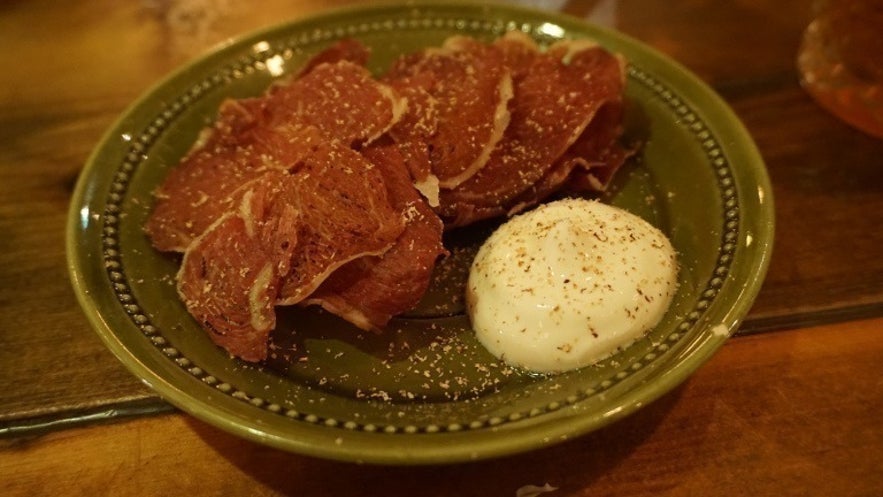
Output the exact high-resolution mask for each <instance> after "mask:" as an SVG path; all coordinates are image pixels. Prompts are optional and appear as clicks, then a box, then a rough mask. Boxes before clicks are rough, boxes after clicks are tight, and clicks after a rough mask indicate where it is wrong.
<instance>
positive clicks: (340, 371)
mask: <svg viewBox="0 0 883 497" xmlns="http://www.w3.org/2000/svg"><path fill="white" fill-rule="evenodd" d="M509 30H521V31H524V32H526V33H528V34H529V35H531V36H533V37H534V38H535V39H536V40H537V41H538V42H539V43H541V44H549V43H551V42H554V41H555V40H557V39H560V38H585V37H588V38H593V39H595V40H597V41H598V42H600V43H601V44H602V45H604V46H606V47H607V48H608V49H610V50H611V51H615V52H619V53H621V54H623V55H624V56H625V57H626V58H627V59H628V60H629V62H630V66H629V69H628V85H627V88H628V89H627V99H628V113H627V122H626V125H627V126H626V128H627V134H628V135H629V136H630V137H632V138H637V139H640V140H642V141H643V142H644V147H643V149H642V151H641V154H640V156H639V157H636V158H635V159H634V160H633V161H632V162H630V163H629V164H628V165H627V166H626V167H625V168H624V169H623V170H622V171H620V173H619V175H618V176H617V179H616V182H615V184H614V185H613V188H612V189H611V191H610V192H609V193H608V194H606V195H605V200H606V201H609V202H611V203H613V204H615V205H618V206H620V207H623V208H626V209H628V210H630V211H632V212H635V213H637V214H638V215H640V216H643V217H644V218H646V219H648V220H649V221H650V222H652V223H653V224H655V225H656V226H657V227H659V228H660V229H662V230H663V231H665V232H666V233H667V235H668V236H669V237H670V238H671V240H672V243H673V244H674V246H675V248H676V249H677V251H678V254H679V259H680V264H681V267H682V269H681V275H680V288H679V290H678V293H677V295H676V297H675V300H674V303H673V305H672V307H671V309H670V311H669V313H668V314H667V316H666V317H665V318H664V320H663V322H662V323H660V324H659V326H657V327H656V328H655V329H653V330H652V331H651V332H650V333H649V334H648V335H647V336H646V338H644V339H642V340H639V341H638V342H636V343H634V344H633V345H631V346H629V347H627V348H626V349H625V350H623V351H622V352H621V353H618V354H617V355H616V356H614V357H612V358H611V359H609V360H605V361H603V362H602V363H601V364H598V365H596V366H592V367H587V368H583V369H580V370H577V371H572V372H569V373H565V374H560V375H556V376H541V375H531V374H526V373H523V372H519V371H513V370H512V369H510V368H507V367H505V366H504V365H503V364H501V363H499V362H498V361H496V360H495V359H494V358H493V357H491V356H490V355H489V354H488V353H487V352H486V351H485V350H484V349H482V348H481V346H480V345H479V344H478V342H477V341H476V340H475V338H474V337H473V335H472V331H471V329H470V327H469V320H468V319H467V318H466V317H465V316H464V315H463V313H462V304H461V303H460V302H461V296H460V295H458V292H459V289H460V288H462V284H463V281H464V278H465V272H466V267H468V264H469V261H470V258H471V255H472V254H473V253H474V250H475V248H476V247H477V245H478V244H479V243H480V242H481V240H482V239H483V237H484V236H486V235H487V230H488V228H489V226H487V225H485V226H483V227H479V228H474V229H471V230H460V231H457V232H452V233H450V234H449V236H448V239H447V243H448V246H449V248H451V250H452V252H453V255H452V256H451V257H450V258H448V259H447V260H446V261H444V262H443V264H442V265H441V266H440V270H439V271H438V275H437V276H438V279H437V281H436V282H435V283H434V285H433V290H432V291H431V292H430V293H429V295H428V296H427V299H426V301H424V303H422V304H421V306H420V307H419V308H418V309H417V310H415V312H413V313H410V314H409V315H408V316H405V317H401V318H399V319H396V320H395V321H394V322H393V323H392V324H391V326H390V329H389V330H388V332H387V333H386V334H384V335H381V336H368V335H367V334H365V333H360V332H358V331H356V330H354V329H353V328H352V327H350V326H349V325H347V324H345V323H344V322H342V321H341V320H339V319H337V318H335V317H333V316H330V315H328V314H325V313H323V312H321V311H319V310H317V309H313V308H307V309H293V310H286V311H284V312H282V313H281V314H280V320H279V321H280V324H279V326H278V328H277V332H276V333H275V335H274V347H275V349H274V350H275V352H274V354H273V356H274V357H273V358H272V359H271V360H269V361H267V363H266V364H263V365H260V366H256V365H249V364H246V363H243V362H240V361H238V360H235V359H231V358H230V357H229V356H228V355H227V354H226V353H225V352H224V351H223V350H221V349H219V348H218V347H216V346H215V345H213V344H212V342H211V341H210V340H209V338H208V337H207V335H206V334H205V333H204V332H203V331H202V330H201V329H200V328H199V327H198V325H197V324H196V322H195V321H194V320H193V319H192V318H191V317H190V316H189V315H188V314H187V312H186V310H185V308H184V306H183V305H182V304H181V302H180V301H179V299H178V297H177V294H176V292H175V287H174V275H175V272H176V269H177V265H178V263H179V260H178V259H177V258H176V257H173V256H169V255H168V254H161V253H159V252H157V251H155V250H154V249H153V248H152V247H151V246H150V243H149V241H148V240H147V238H146V237H145V235H144V234H143V231H142V228H141V227H142V225H143V223H144V221H145V219H146V217H147V215H148V213H149V212H150V207H151V203H152V199H151V195H150V193H151V191H153V190H154V189H155V188H156V187H157V186H158V185H159V183H160V182H161V181H162V179H163V177H164V176H165V174H166V173H167V172H168V170H169V168H170V167H173V166H174V165H175V164H176V163H177V161H178V160H179V159H180V158H181V157H182V156H183V154H185V153H186V152H187V150H188V149H189V148H190V146H191V144H192V143H193V142H194V140H195V139H196V137H197V134H198V133H199V130H200V129H202V128H203V127H204V126H206V125H207V124H208V123H210V122H211V120H212V119H213V117H214V115H215V113H216V111H217V108H218V105H219V103H220V102H221V101H222V100H223V99H224V98H228V97H246V96H253V95H259V94H261V93H262V92H263V91H264V90H265V89H266V88H267V86H268V85H270V84H271V82H272V81H274V80H275V79H277V78H279V77H280V76H284V75H285V74H287V73H290V72H292V71H294V70H296V69H297V68H298V66H299V65H300V64H301V63H302V62H303V61H304V60H306V58H308V57H309V56H310V55H311V54H312V53H315V52H317V51H319V50H321V49H322V48H324V47H326V46H328V45H329V44H331V43H333V42H334V41H335V40H337V39H340V38H344V37H353V38H357V39H359V40H361V41H363V42H364V43H365V44H367V45H368V46H370V47H371V48H372V51H373V55H372V59H371V62H370V67H371V68H372V70H376V71H379V70H381V69H382V68H385V67H387V66H388V64H389V63H390V62H391V61H392V60H393V59H394V58H395V57H396V56H398V55H400V54H402V53H406V52H410V51H415V50H417V49H419V48H421V47H425V46H431V45H438V44H440V43H441V42H442V41H443V40H444V39H445V38H446V37H448V36H451V35H454V34H467V35H471V36H475V37H478V38H481V39H485V40H491V39H493V38H495V37H498V36H500V35H502V34H503V33H504V32H506V31H509ZM772 237H773V208H772V199H771V198H770V186H769V180H768V178H767V176H766V171H765V169H764V166H763V163H762V161H761V158H760V156H759V154H758V152H757V150H756V148H755V146H754V144H753V143H752V141H751V139H750V137H749V136H748V134H747V133H746V131H745V129H744V128H743V127H742V125H741V124H740V123H739V121H738V120H737V119H736V117H735V116H734V115H733V113H732V112H731V111H730V110H729V108H728V107H727V106H726V105H725V104H724V103H723V102H722V101H721V100H720V98H718V97H717V96H716V95H715V94H714V93H713V92H712V91H711V90H709V89H708V88H707V87H706V86H705V85H704V84H702V83H701V82H700V81H699V80H698V79H697V78H695V77H694V76H693V75H691V74H690V73H688V72H687V71H686V70H685V69H683V68H682V67H681V66H679V65H678V64H676V63H674V62H672V61H671V60H669V59H666V58H665V57H663V56H661V55H659V54H658V53H656V52H655V51H653V50H652V49H649V48H647V47H646V46H643V45H641V44H640V43H637V42H635V41H634V40H631V39H629V38H627V37H624V36H622V35H621V34H617V33H614V32H611V31H607V30H604V29H601V28H598V27H595V26H591V25H587V24H585V23H582V22H580V21H577V20H575V19H572V18H569V17H564V16H557V15H554V14H550V13H545V12H543V13H541V12H537V11H533V10H525V9H521V8H513V7H504V6H496V7H488V6H478V5H455V6H452V5H450V4H449V3H446V4H444V5H442V4H439V5H432V4H421V5H420V6H408V7H404V6H386V7H372V8H367V9H350V10H344V11H337V12H333V13H330V14H327V15H323V16H319V17H315V18H311V19H308V20H302V21H298V22H295V23H292V24H286V25H283V26H280V27H276V28H273V29H269V30H266V31H262V32H259V33H256V34H252V35H249V36H246V37H244V38H241V39H239V40H238V41H236V42H234V43H232V44H230V45H228V46H225V47H223V48H222V49H220V50H218V51H217V52H215V53H212V54H210V55H208V56H206V57H204V58H202V59H200V60H198V61H196V62H194V63H192V64H190V65H188V66H186V67H184V68H182V69H181V70H179V71H177V72H176V73H175V74H173V75H171V76H170V77H169V78H167V79H166V80H165V81H163V82H162V83H160V84H159V85H158V86H156V87H155V88H154V89H153V90H152V91H150V92H149V93H148V94H147V95H145V96H144V97H143V98H141V99H140V100H138V101H137V102H136V103H135V104H134V105H133V106H132V107H131V108H130V109H128V111H126V113H125V114H124V115H123V117H122V118H121V119H120V120H119V122H117V124H116V125H115V126H114V127H113V128H112V129H110V130H109V131H108V133H107V134H106V136H105V137H104V139H103V140H102V142H101V143H100V145H99V146H98V147H97V149H96V150H95V152H94V153H93V155H92V157H91V158H90V159H89V162H88V164H87V165H86V168H85V170H84V171H83V173H82V175H81V177H80V181H79V183H78V185H77V189H76V192H75V195H74V198H73V202H72V205H71V211H70V219H69V225H68V233H67V249H68V258H69V264H70V273H71V278H72V280H73V284H74V287H75V289H76V292H77V294H78V297H79V300H80V303H81V305H82V306H83V308H84V310H85V312H86V314H87V315H88V317H89V319H90V321H91V323H92V325H93V326H94V328H95V329H96V330H97V332H98V333H99V335H100V336H101V338H102V339H103V340H104V342H105V343H106V344H107V346H108V348H110V350H111V351H112V352H113V353H114V354H116V355H117V357H118V358H119V359H120V360H121V361H122V362H123V363H125V365H126V366H127V367H128V368H129V369H130V370H131V371H132V372H133V373H134V374H136V375H137V376H139V377H140V378H142V379H143V380H144V381H145V382H146V383H147V384H148V385H150V386H151V387H152V388H154V389H155V390H156V391H157V392H158V393H159V394H160V395H161V396H162V397H163V398H164V399H166V400H168V401H169V402H171V403H172V404H174V405H176V406H178V407H179V408H181V409H183V410H184V411H187V412H189V413H191V414H192V415H194V416H196V417H198V418H200V419H203V420H205V421H207V422H209V423H211V424H214V425H216V426H218V427H220V428H222V429H225V430H228V431H230V432H233V433H236V434H238V435H241V436H243V437H246V438H249V439H252V440H255V441H257V442H260V443H264V444H268V445H271V446H274V447H278V448H282V449H285V450H290V451H294V452H299V453H306V454H311V455H315V456H321V457H327V458H334V459H341V460H349V461H360V462H375V463H397V464H418V463H438V462H454V461H463V460H474V459H481V458H488V457H492V456H498V455H502V454H511V453H515V452H520V451H524V450H528V449H533V448H537V447H540V446H543V445H547V444H551V443H555V442H558V441H561V440H565V439H567V438H570V437H574V436H577V435H580V434H583V433H586V432H589V431H591V430H594V429H597V428H598V427H600V426H603V425H605V424H607V423H610V422H612V421H614V420H616V419H619V418H621V417H623V416H625V415H627V414H629V413H631V412H633V411H634V410H635V409H638V408H639V407H640V406H642V405H646V404H647V403H648V402H651V401H652V400H654V399H656V398H657V397H659V396H661V395H662V394H664V393H665V392H667V391H669V390H670V389H672V388H673V387H675V386H676V385H678V384H679V383H680V382H682V381H683V380H684V379H686V378H687V376H688V375H689V374H690V373H691V372H693V371H694V370H695V369H696V368H697V367H699V365H700V364H702V363H703V362H704V361H706V360H707V359H708V358H709V357H710V356H711V355H712V353H713V352H714V351H715V350H716V349H717V348H718V347H720V346H721V345H722V344H723V343H724V341H725V340H726V339H727V337H729V335H730V334H731V333H732V332H733V331H734V330H735V329H736V327H737V326H738V324H739V322H740V320H741V319H742V317H743V316H744V315H745V313H746V312H747V311H748V309H749V307H750V305H751V303H752V301H753V299H754V297H755V296H756V294H757V292H758V290H759V287H760V284H761V281H762V280H763V276H764V274H765V271H766V268H767V263H768V260H769V255H770V251H771V244H772ZM439 302H440V303H439Z"/></svg>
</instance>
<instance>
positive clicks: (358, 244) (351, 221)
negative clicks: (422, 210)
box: [178, 127, 413, 361]
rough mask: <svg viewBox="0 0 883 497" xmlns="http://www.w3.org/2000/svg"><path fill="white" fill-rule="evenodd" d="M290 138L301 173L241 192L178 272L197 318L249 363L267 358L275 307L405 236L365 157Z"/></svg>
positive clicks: (272, 177) (316, 136) (314, 139)
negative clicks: (344, 266)
mask: <svg viewBox="0 0 883 497" xmlns="http://www.w3.org/2000/svg"><path fill="white" fill-rule="evenodd" d="M293 138H294V140H295V146H297V147H299V148H301V149H303V151H302V153H301V159H300V160H299V162H298V164H297V165H296V167H295V168H294V170H293V171H292V172H290V173H289V172H286V171H278V170H275V171H268V172H266V173H265V174H263V175H261V176H260V177H258V178H257V179H255V180H252V181H251V182H249V183H247V184H246V185H244V186H243V188H242V190H243V194H242V195H241V198H240V201H239V202H238V204H237V205H236V206H235V208H234V209H232V210H231V211H229V212H226V213H225V214H223V215H222V216H221V217H220V218H219V219H218V220H217V221H216V222H215V223H213V224H212V225H211V226H210V227H209V228H208V229H207V230H206V231H205V232H204V233H203V234H201V235H200V236H199V237H198V238H197V239H196V240H195V241H194V242H193V243H192V244H190V246H189V247H188V248H187V251H186V252H185V256H184V261H183V263H182V267H181V270H180V272H179V275H178V281H179V293H180V295H181V297H182V299H183V301H184V302H185V304H186V305H187V308H188V310H189V311H190V313H191V314H192V315H193V316H194V317H196V319H197V321H198V322H199V323H200V324H201V325H202V326H203V327H204V328H205V329H206V330H208V331H209V333H210V335H211V337H212V340H214V341H215V343H217V344H218V345H220V346H222V347H224V348H225V349H226V350H228V351H229V352H230V353H231V354H233V355H235V356H237V357H241V358H242V359H244V360H247V361H260V360H263V359H264V358H266V353H267V341H268V337H269V334H270V331H271V330H272V329H273V328H274V326H275V322H276V319H275V310H274V307H275V306H276V305H281V304H294V303H297V302H300V301H301V300H303V299H304V298H305V297H306V296H307V295H309V294H310V293H312V292H313V290H315V288H316V287H318V286H319V285H320V284H321V283H322V282H323V281H324V280H325V279H326V278H327V277H328V276H329V275H330V274H331V273H332V272H334V270H336V269H337V268H339V267H340V266H342V265H344V264H346V263H347V262H349V261H352V260H354V259H358V258H361V257H365V256H369V255H381V254H383V253H385V252H386V251H387V250H389V249H390V247H392V246H393V244H394V243H395V242H396V240H397V239H398V237H399V235H400V234H401V233H402V231H403V230H404V220H403V219H402V216H401V213H400V211H399V210H397V209H396V208H394V207H393V206H392V205H390V203H389V199H388V196H387V190H386V187H385V185H384V177H383V174H382V173H381V172H380V171H379V170H378V169H377V168H375V167H374V165H373V164H371V163H370V162H368V161H367V160H366V159H365V158H364V157H363V156H362V155H361V154H359V153H358V152H356V151H354V150H352V149H351V148H349V147H347V146H345V145H343V144H341V143H340V142H338V141H332V140H328V139H326V138H325V137H324V136H322V134H321V133H320V132H319V131H318V130H317V129H316V128H313V127H308V128H300V129H299V130H298V133H297V134H296V135H294V136H293ZM408 181H410V180H408ZM409 187H410V185H409ZM410 188H412V189H413V187H410Z"/></svg>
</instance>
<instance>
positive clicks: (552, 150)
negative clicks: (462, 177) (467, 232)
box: [438, 40, 624, 226]
mask: <svg viewBox="0 0 883 497" xmlns="http://www.w3.org/2000/svg"><path fill="white" fill-rule="evenodd" d="M528 59H529V60H530V65H529V67H527V68H520V69H517V70H515V71H513V72H517V73H518V74H520V75H523V76H522V77H520V78H518V79H516V81H515V96H514V98H513V100H512V111H511V112H512V119H511V122H510V124H509V127H508V128H507V129H506V133H505V135H504V136H503V139H502V140H501V141H500V143H499V144H498V145H497V147H496V148H495V149H494V151H493V153H492V154H491V157H490V160H489V161H488V163H487V165H485V167H484V168H482V169H481V170H480V171H479V172H478V173H477V174H476V175H475V176H473V177H472V178H470V179H469V180H468V181H466V182H464V183H463V184H461V185H460V186H459V187H458V188H456V189H453V190H449V191H442V192H441V198H440V203H441V205H440V207H439V209H438V212H439V213H440V215H441V216H442V218H443V219H445V222H446V224H448V225H449V226H462V225H465V224H469V223H471V222H474V221H477V220H479V219H483V218H488V217H493V216H497V215H501V214H504V213H505V212H506V211H507V210H509V209H510V208H511V207H512V206H514V204H515V202H517V198H518V196H519V195H521V194H522V193H523V192H525V191H526V190H528V189H529V188H530V187H531V186H532V185H534V184H535V183H536V182H537V181H539V180H540V179H541V178H542V177H543V176H545V175H546V174H547V173H548V172H549V170H550V169H551V168H552V167H553V164H554V163H555V162H556V161H557V160H558V159H559V158H560V157H561V156H562V155H563V154H564V153H565V151H566V150H567V149H568V148H569V147H570V146H571V145H572V144H573V143H574V142H575V141H576V140H577V138H579V136H580V135H581V134H582V132H583V130H584V129H585V128H586V127H587V126H588V124H589V122H591V120H592V119H593V117H594V116H595V114H596V112H597V111H598V109H600V108H601V106H603V105H604V104H605V103H607V102H608V101H610V100H614V99H618V98H620V95H621V93H622V88H623V84H624V76H623V67H622V63H621V60H620V59H619V58H618V57H616V56H614V55H612V54H610V53H609V52H607V51H606V50H604V49H603V48H601V47H600V46H597V45H596V44H594V43H592V42H589V41H586V40H568V41H563V42H558V43H556V44H555V45H553V46H552V47H550V48H549V50H548V51H547V52H545V53H538V54H536V55H535V56H534V57H532V58H528Z"/></svg>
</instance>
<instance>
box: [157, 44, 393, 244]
mask: <svg viewBox="0 0 883 497" xmlns="http://www.w3.org/2000/svg"><path fill="white" fill-rule="evenodd" d="M404 108H406V102H405V100H404V99H402V98H400V97H399V96H398V95H397V93H396V92H395V91H394V90H393V89H392V88H390V87H389V86H388V85H385V84H382V83H379V82H377V81H374V80H373V79H372V78H371V75H370V74H369V73H368V72H367V70H366V69H365V68H363V67H360V66H357V65H355V64H353V63H351V62H346V61H343V62H338V63H335V64H321V65H319V66H317V67H316V68H314V69H313V70H312V71H311V72H309V73H308V74H307V75H305V76H304V77H302V78H300V79H297V80H294V81H292V82H291V83H289V84H287V85H284V86H277V87H274V89H272V90H271V91H270V92H269V93H268V94H267V95H264V96H262V97H258V98H250V99H243V100H228V101H225V102H224V103H223V104H222V105H221V109H220V111H219V117H218V120H217V122H216V124H215V125H214V126H212V127H211V128H209V129H208V130H207V131H205V132H204V133H203V134H202V136H201V137H200V140H199V142H198V144H197V146H196V148H195V149H194V150H192V151H191V152H190V153H189V154H188V155H187V156H186V157H185V158H184V159H183V160H182V161H181V163H180V164H178V165H177V167H175V168H173V169H172V170H171V171H170V172H169V174H168V176H167V177H166V179H165V180H164V182H163V184H162V185H161V186H160V187H159V189H157V191H155V192H154V196H155V199H156V203H155V205H154V210H153V212H152V213H151V216H150V218H149V219H148V221H147V224H146V226H145V230H146V232H147V234H148V235H149V236H150V237H151V241H152V242H153V245H154V246H155V247H156V248H157V249H159V250H163V251H177V252H183V251H184V250H185V249H186V248H187V245H189V244H190V243H191V242H192V240H193V239H194V238H196V237H197V236H199V235H200V234H201V233H202V232H203V231H204V230H205V229H206V228H208V226H209V225H211V223H213V222H214V221H215V220H216V219H218V218H219V217H220V216H221V215H223V214H224V213H225V212H227V211H229V210H230V208H231V206H233V205H234V204H236V203H237V202H238V199H239V196H240V195H241V193H242V192H241V191H240V188H241V187H242V186H243V185H244V184H246V183H248V182H249V181H251V180H254V179H255V178H257V177H259V176H261V175H262V174H264V173H265V172H267V171H269V170H286V171H287V170H290V169H291V168H292V167H293V166H294V165H295V164H296V163H297V161H298V160H299V158H300V154H301V153H302V152H303V149H302V148H300V147H297V146H293V143H294V141H295V138H294V137H293V136H294V134H296V133H297V132H298V130H299V129H300V128H303V127H304V126H314V127H315V128H316V129H318V130H320V132H321V134H322V135H323V136H325V137H326V138H329V139H335V140H340V141H342V142H344V143H347V144H350V143H364V142H368V141H370V140H373V139H375V138H376V137H377V136H379V135H380V134H382V133H383V132H385V131H386V130H387V129H389V128H390V127H392V126H393V125H394V124H395V123H396V122H397V121H398V119H400V118H401V115H402V114H403V113H404Z"/></svg>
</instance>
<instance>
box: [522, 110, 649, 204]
mask: <svg viewBox="0 0 883 497" xmlns="http://www.w3.org/2000/svg"><path fill="white" fill-rule="evenodd" d="M622 114H623V102H622V100H621V99H617V100H612V101H610V102H608V103H606V104H605V105H604V106H603V107H601V109H600V110H599V111H598V113H597V114H596V115H595V118H594V119H592V122H591V123H589V125H588V127H586V129H585V131H583V133H582V134H581V135H580V137H579V139H577V141H576V142H575V143H574V144H573V145H572V146H571V147H570V148H569V149H567V152H565V153H564V155H563V156H562V157H561V158H560V159H559V160H558V161H557V162H556V163H555V164H554V165H553V166H552V168H551V169H549V171H548V172H547V173H546V175H545V176H543V177H542V178H540V180H539V181H537V182H536V183H534V184H533V185H531V187H530V188H528V189H527V190H526V191H525V192H524V193H522V194H521V195H519V196H518V198H517V199H516V200H515V202H514V206H513V207H512V208H510V210H509V211H508V212H507V215H509V216H511V215H514V214H517V213H518V212H521V211H523V210H525V209H528V208H530V207H533V206H534V205H536V204H538V203H539V202H541V201H543V200H544V199H546V198H547V197H549V196H550V195H552V194H554V193H556V192H558V191H561V190H567V191H568V192H572V193H579V192H602V191H604V190H605V189H606V188H607V186H608V184H609V182H610V180H611V179H612V177H613V174H614V173H615V172H616V170H617V169H619V167H620V166H622V164H623V163H624V162H625V160H626V159H627V158H628V157H629V156H630V155H631V153H632V149H627V148H625V147H623V146H622V145H621V144H620V143H619V140H620V138H621V135H622V132H623V126H622Z"/></svg>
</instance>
